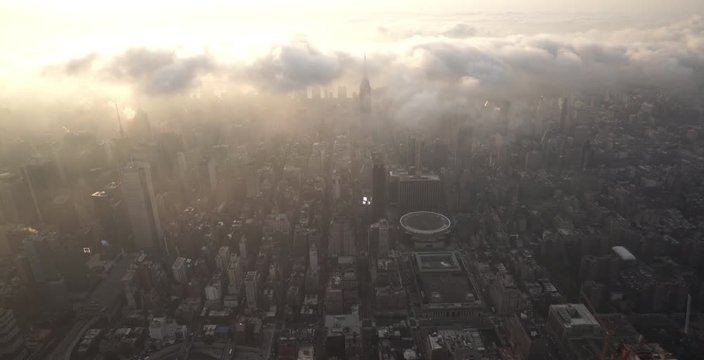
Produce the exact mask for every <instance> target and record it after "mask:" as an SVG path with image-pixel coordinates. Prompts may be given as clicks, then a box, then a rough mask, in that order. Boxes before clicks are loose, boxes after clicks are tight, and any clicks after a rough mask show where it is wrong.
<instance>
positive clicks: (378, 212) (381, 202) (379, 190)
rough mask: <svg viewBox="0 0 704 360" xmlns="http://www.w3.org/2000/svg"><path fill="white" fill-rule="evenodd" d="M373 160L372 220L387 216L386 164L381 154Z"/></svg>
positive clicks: (376, 155)
mask: <svg viewBox="0 0 704 360" xmlns="http://www.w3.org/2000/svg"><path fill="white" fill-rule="evenodd" d="M372 161H373V164H374V165H373V167H372V217H373V218H372V221H377V220H379V219H381V218H383V217H385V216H386V165H384V159H383V157H382V155H381V154H374V155H373V156H372Z"/></svg>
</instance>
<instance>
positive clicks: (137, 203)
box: [122, 163, 162, 249]
mask: <svg viewBox="0 0 704 360" xmlns="http://www.w3.org/2000/svg"><path fill="white" fill-rule="evenodd" d="M122 194H123V198H124V201H125V205H126V207H127V213H128V215H129V219H130V224H131V228H132V235H133V236H134V239H135V245H136V246H137V248H140V249H144V248H155V247H157V246H159V244H160V242H161V238H162V228H161V221H160V219H159V213H158V210H157V203H156V198H155V195H154V187H153V184H152V174H151V169H150V166H149V164H148V163H134V164H131V165H130V166H128V167H127V168H125V169H124V170H123V172H122Z"/></svg>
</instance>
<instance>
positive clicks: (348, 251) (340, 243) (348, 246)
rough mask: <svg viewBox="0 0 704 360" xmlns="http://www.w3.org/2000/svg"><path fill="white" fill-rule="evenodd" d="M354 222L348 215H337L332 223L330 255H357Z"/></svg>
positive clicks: (329, 245)
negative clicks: (352, 222)
mask: <svg viewBox="0 0 704 360" xmlns="http://www.w3.org/2000/svg"><path fill="white" fill-rule="evenodd" d="M355 245H356V244H355V239H354V231H353V230H352V224H351V222H350V220H349V219H348V218H347V217H346V216H336V217H335V218H334V219H333V220H332V222H331V223H330V235H329V244H328V256H329V257H338V256H356V255H357V252H356V246H355Z"/></svg>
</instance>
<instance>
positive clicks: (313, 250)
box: [308, 244, 320, 273]
mask: <svg viewBox="0 0 704 360" xmlns="http://www.w3.org/2000/svg"><path fill="white" fill-rule="evenodd" d="M318 270H320V266H318V247H317V246H316V245H315V244H310V249H309V250H308V271H309V272H311V273H317V272H318Z"/></svg>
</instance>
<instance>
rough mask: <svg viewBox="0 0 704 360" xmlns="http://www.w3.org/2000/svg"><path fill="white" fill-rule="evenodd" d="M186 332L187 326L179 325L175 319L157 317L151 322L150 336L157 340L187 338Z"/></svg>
mask: <svg viewBox="0 0 704 360" xmlns="http://www.w3.org/2000/svg"><path fill="white" fill-rule="evenodd" d="M186 334H188V331H187V329H186V326H185V325H178V324H177V323H176V321H175V320H174V319H167V318H166V317H155V318H153V319H152V320H151V321H150V322H149V337H150V338H152V339H155V340H161V341H163V340H166V339H174V340H176V339H185V338H186Z"/></svg>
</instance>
